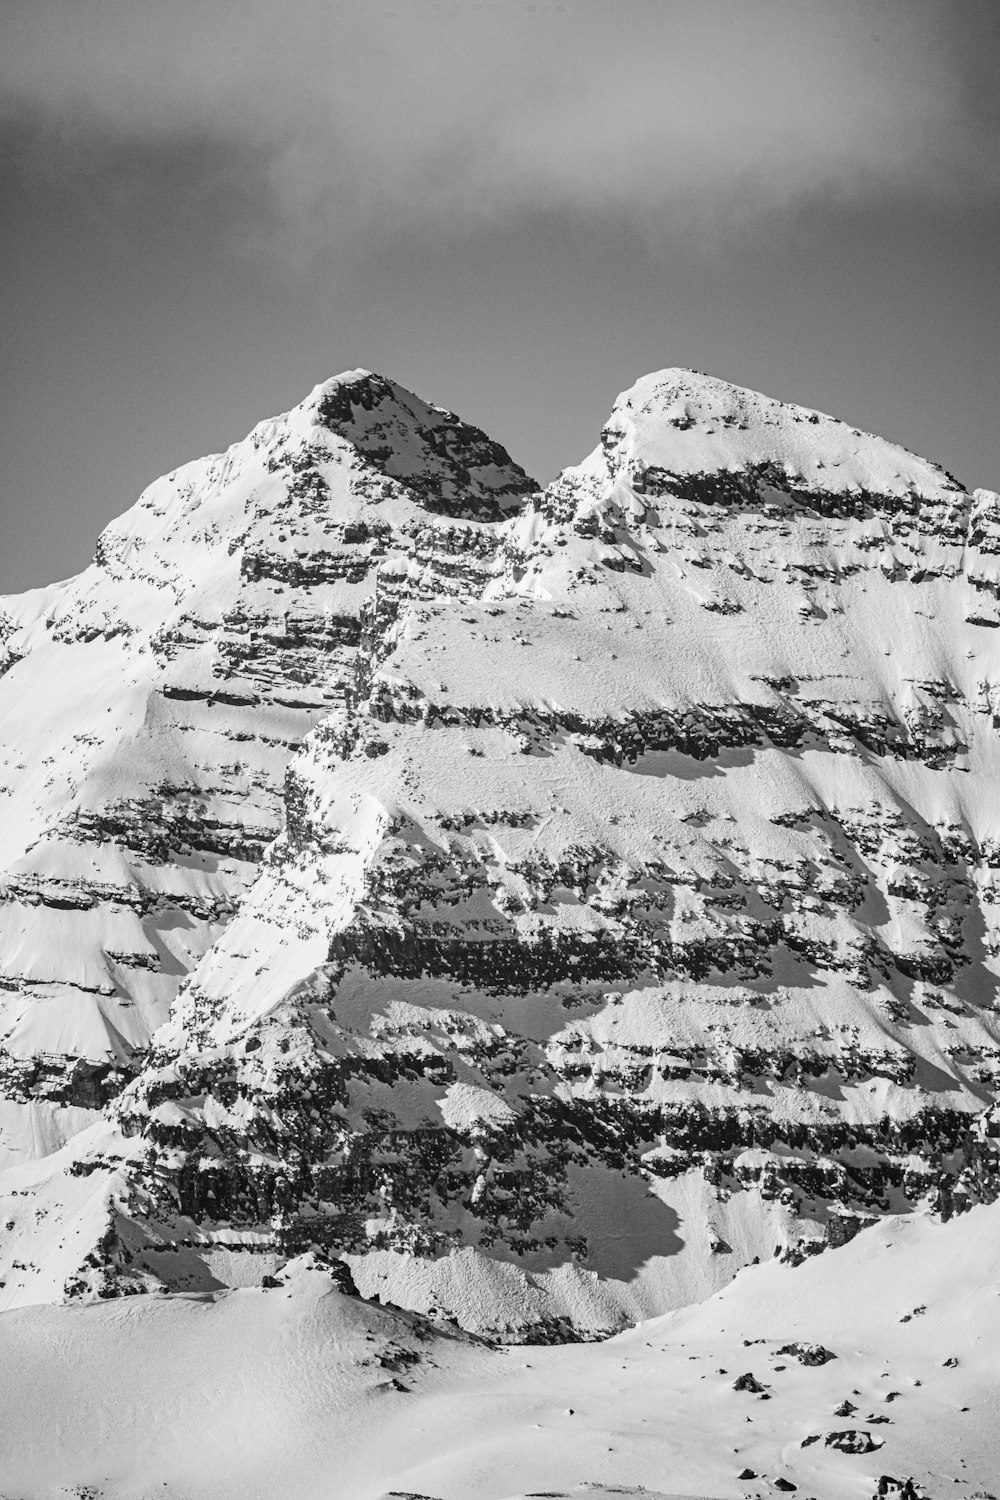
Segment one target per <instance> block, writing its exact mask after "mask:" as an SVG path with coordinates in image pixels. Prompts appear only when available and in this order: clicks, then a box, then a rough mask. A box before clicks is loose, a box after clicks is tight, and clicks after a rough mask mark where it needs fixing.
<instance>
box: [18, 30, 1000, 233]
mask: <svg viewBox="0 0 1000 1500" xmlns="http://www.w3.org/2000/svg"><path fill="white" fill-rule="evenodd" d="M958 11H959V12H961V15H962V24H958V23H957V22H956V23H955V24H952V22H954V21H955V10H954V8H953V7H952V6H951V5H949V4H946V3H944V0H936V3H934V4H925V3H923V0H877V3H873V0H564V3H561V4H559V3H548V4H545V3H538V4H526V3H522V0H500V3H494V4H489V3H481V4H479V3H472V0H462V3H452V4H448V3H434V0H171V3H170V4H169V5H154V4H141V5H136V4H135V3H134V0H45V3H44V4H40V3H39V0H7V7H6V19H5V30H6V41H5V46H4V50H3V56H2V60H0V108H2V111H3V115H4V117H5V118H6V120H7V121H8V123H9V124H12V125H13V126H15V127H16V128H18V129H19V130H20V131H21V133H22V138H24V136H25V133H27V136H28V137H29V138H30V139H31V140H33V142H34V150H33V151H31V152H29V154H28V158H27V160H28V162H29V164H30V167H31V169H32V170H40V169H42V168H43V166H45V165H48V166H49V167H52V166H57V167H58V164H59V163H60V162H65V160H66V159H67V158H72V160H73V161H74V163H76V165H77V166H78V167H79V169H80V170H82V171H86V172H92V173H94V174H96V176H97V177H100V175H101V173H102V172H103V173H104V176H105V178H106V179H108V180H113V179H115V178H116V177H117V178H118V180H120V181H122V180H126V179H127V178H128V175H129V172H133V173H137V174H138V175H139V177H140V178H141V176H142V174H143V172H144V171H145V170H147V169H148V167H149V163H150V162H151V161H152V160H154V159H155V158H156V157H157V154H160V155H161V156H162V155H163V153H168V154H169V155H170V156H171V160H172V161H173V163H174V173H173V176H172V178H171V181H172V184H173V188H174V189H175V190H177V191H181V190H182V185H183V183H184V181H185V180H186V181H187V182H188V185H189V187H193V185H195V184H200V189H199V190H200V191H205V182H206V180H207V181H209V182H210V191H211V193H212V194H213V195H214V196H215V197H216V198H217V199H225V198H227V197H228V198H229V199H231V200H232V202H233V203H234V204H236V203H239V204H240V205H241V210H240V216H239V217H240V222H241V224H242V226H243V228H244V229H246V228H247V226H248V224H250V225H252V226H253V227H254V229H255V232H257V233H258V234H261V235H264V236H270V237H276V239H277V242H278V243H280V244H283V245H284V246H285V247H286V248H287V246H288V245H289V244H292V243H300V244H303V245H309V244H312V243H316V244H321V243H328V242H330V241H331V240H333V241H334V242H336V243H338V244H342V243H344V242H345V241H355V242H358V241H363V240H364V238H365V236H366V235H368V234H371V233H372V232H376V233H380V234H395V235H405V234H412V233H420V234H430V235H442V234H448V233H462V232H464V231H467V230H468V229H470V228H479V229H482V228H483V227H488V226H489V225H491V224H498V225H504V224H507V223H509V222H511V221H512V220H514V219H516V218H518V217H519V216H522V215H525V214H530V213H546V214H552V213H559V214H569V215H573V216H577V217H578V218H580V219H581V220H583V221H586V220H593V219H595V218H600V219H604V220H607V219H620V220H622V221H624V222H627V223H628V224H630V225H633V226H635V227H636V228H638V229H639V230H640V231H641V232H643V233H645V234H647V235H649V236H651V237H653V238H655V237H656V236H657V235H660V234H664V235H670V234H671V233H674V232H677V231H678V230H680V231H690V230H691V229H692V228H695V229H697V230H699V231H704V232H720V231H725V230H726V229H727V228H731V227H732V226H733V225H738V226H739V225H745V224H748V223H752V222H753V221H754V220H755V219H758V218H760V217H765V218H766V217H768V216H771V215H774V214H778V213H781V212H782V211H783V210H785V209H787V208H789V207H790V206H795V205H797V204H799V203H802V202H803V201H808V200H811V199H816V198H824V199H827V200H829V199H833V200H835V201H844V202H859V201H862V202H863V201H865V200H867V199H870V198H873V197H876V196H877V195H881V194H884V193H886V192H897V193H905V194H911V195H918V196H923V197H932V198H935V199H941V198H948V197H949V196H951V197H954V196H956V195H957V196H961V195H963V194H965V195H967V194H970V193H982V192H985V191H990V192H992V191H995V190H996V187H997V166H996V161H995V157H994V153H992V152H991V151H990V150H989V149H988V147H989V136H990V132H989V131H988V130H987V128H986V126H987V124H988V123H989V122H986V121H984V120H983V119H981V118H979V116H978V115H977V108H978V106H977V104H976V101H975V99H974V98H973V97H972V95H971V92H970V89H969V85H968V67H969V66H970V63H969V59H970V58H972V59H973V60H974V59H975V55H976V52H977V41H978V40H979V38H978V36H977V26H976V24H975V23H976V18H977V17H979V16H982V17H986V16H987V11H986V10H985V9H983V10H982V11H980V9H979V7H978V5H977V4H976V0H962V5H960V6H958ZM984 24H986V25H987V26H988V21H986V22H984ZM178 163H179V164H180V167H179V168H178V165H177V164H178Z"/></svg>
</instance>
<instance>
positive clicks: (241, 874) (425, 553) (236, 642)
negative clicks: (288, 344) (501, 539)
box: [0, 371, 534, 1162]
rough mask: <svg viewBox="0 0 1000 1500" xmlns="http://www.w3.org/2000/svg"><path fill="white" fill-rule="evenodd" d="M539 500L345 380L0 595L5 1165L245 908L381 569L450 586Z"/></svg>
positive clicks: (87, 1084) (419, 420) (84, 1112)
mask: <svg viewBox="0 0 1000 1500" xmlns="http://www.w3.org/2000/svg"><path fill="white" fill-rule="evenodd" d="M533 489H534V485H533V482H532V481H531V480H529V479H528V478H527V476H526V475H525V474H524V473H523V471H522V470H520V469H519V468H518V467H517V466H516V465H515V464H513V463H512V462H511V460H510V458H509V457H508V455H507V454H506V453H505V452H504V451H503V449H502V448H499V447H498V446H497V445H496V444H495V443H491V442H490V441H489V440H488V439H487V438H486V437H485V436H484V435H483V433H481V432H479V431H478V429H476V428H474V427H470V426H468V425H467V424H465V423H463V422H460V421H459V420H458V418H457V417H455V416H454V415H453V414H452V413H450V412H446V411H442V410H440V409H439V408H437V407H432V406H428V405H427V403H426V402H423V401H420V400H419V399H418V398H417V397H415V396H412V395H410V394H409V393H408V392H406V391H403V390H402V389H401V388H400V387H398V386H395V385H393V384H392V383H391V382H389V381H385V380H381V379H380V378H379V377H377V376H373V375H370V374H368V373H367V372H366V371H352V372H350V373H348V374H346V375H343V376H341V377H340V378H339V379H337V380H332V381H328V382H327V383H326V384H324V385H321V386H318V387H317V388H316V389H315V390H314V391H313V393H312V395H311V396H310V397H309V398H308V399H307V400H306V401H304V402H303V403H302V405H301V406H299V407H296V409H295V410H294V411H292V412H290V413H289V414H288V415H287V416H283V417H278V418H276V419H275V420H273V421H270V422H264V423H262V424H261V425H260V426H259V427H257V428H256V429H255V430H254V432H252V433H251V434H250V436H249V437H248V438H247V439H246V441H245V442H242V443H239V444H237V445H236V446H235V447H233V448H231V449H230V450H229V452H228V453H226V454H223V455H220V456H217V457H213V458H208V459H203V460H201V461H200V462H197V463H192V464H187V465H186V466H185V467H184V468H181V469H178V470H177V471H176V472H175V473H173V474H169V475H167V476H166V477H165V478H164V479H161V480H159V481H158V482H157V483H155V484H153V485H152V486H151V487H150V488H149V489H148V490H147V491H146V492H145V494H144V495H143V496H142V498H141V499H140V501H139V502H138V504H137V505H136V506H135V507H134V509H133V510H131V511H129V512H128V513H127V514H126V515H125V516H123V517H122V518H121V519H120V520H119V521H117V522H115V523H113V524H112V525H111V526H109V527H108V529H107V530H106V531H105V532H104V534H103V535H102V536H101V538H100V541H99V542H98V546H97V556H96V558H95V560H94V563H93V565H92V566H91V567H90V568H88V569H87V570H86V572H85V573H83V574H81V575H80V577H78V578H74V579H71V580H70V581H69V582H67V583H62V584H57V585H56V586H55V587H54V588H51V589H43V590H38V591H35V592H33V593H31V594H27V595H25V596H23V597H21V598H16V599H4V600H0V796H2V797H3V799H4V801H3V804H2V805H3V807H4V818H3V823H2V827H0V840H2V844H0V850H2V852H0V870H2V876H0V880H2V885H0V900H2V903H3V904H2V906H0V1096H2V1097H0V1161H6V1162H10V1161H17V1160H20V1159H23V1158H24V1157H25V1156H33V1155H37V1154H45V1153H46V1152H48V1151H51V1150H52V1149H54V1148H55V1147H57V1146H59V1145H61V1144H62V1143H63V1142H64V1141H65V1140H66V1139H67V1137H68V1136H69V1135H71V1134H73V1133H74V1132H75V1131H77V1130H79V1129H80V1128H81V1127H82V1126H83V1125H85V1124H87V1123H88V1122H89V1121H91V1120H93V1119H95V1118H97V1114H96V1111H98V1110H99V1108H100V1106H101V1105H102V1104H103V1103H105V1102H106V1101H107V1100H108V1099H109V1098H110V1097H112V1096H113V1095H114V1094H115V1093H116V1092H117V1091H118V1090H119V1089H120V1088H121V1086H122V1084H123V1083H124V1082H125V1081H126V1079H127V1078H128V1077H129V1076H130V1075H131V1071H132V1070H133V1059H134V1058H135V1057H136V1054H137V1050H138V1051H141V1049H143V1048H144V1047H145V1046H146V1044H147V1043H148V1041H149V1038H150V1036H151V1035H152V1033H153V1031H155V1029H156V1028H157V1027H158V1026H159V1025H160V1024H161V1023H162V1022H163V1021H164V1019H165V1018H166V1016H167V1012H168V1010H169V1007H170V1003H171V1001H172V999H173V997H174V995H175V994H176V992H177V988H178V985H179V984H180V982H181V980H182V979H183V978H184V977H185V975H186V974H187V973H188V972H189V971H190V970H191V968H192V967H193V966H194V965H195V964H196V963H197V962H198V961H199V959H200V958H201V957H202V955H203V954H204V953H205V952H206V951H207V949H209V948H210V947H211V945H212V943H213V942H214V941H215V940H216V939H217V937H218V936H219V934H220V933H221V932H222V930H223V929H224V927H225V925H226V923H227V922H228V921H229V919H230V918H231V916H232V915H233V913H234V912H235V911H236V910H237V908H238V907H239V904H240V902H241V901H242V900H243V898H244V896H245V895H246V893H247V891H248V890H249V888H250V886H251V885H252V883H253V880H254V878H255V876H256V872H257V868H258V865H259V863H260V859H261V856H262V854H263V852H264V850H265V849H266V848H267V847H268V846H269V845H270V844H271V843H272V842H273V840H274V839H275V838H276V837H277V835H278V834H279V833H280V831H281V827H282V820H283V811H282V807H283V803H282V788H283V777H284V772H285V767H286V765H287V763H288V760H289V757H290V755H291V754H292V752H293V750H294V749H295V748H296V747H297V746H298V745H299V743H300V742H301V741H302V739H303V736H304V735H305V734H306V732H307V731H308V730H309V729H311V728H312V727H313V726H314V725H315V724H317V723H318V722H320V721H321V720H322V719H323V718H324V717H325V715H327V714H328V713H329V712H330V710H331V709H332V708H333V707H334V706H335V705H336V704H338V703H339V702H341V701H342V700H343V696H344V691H345V685H346V684H347V683H348V681H350V680H351V679H352V676H353V672H354V662H355V657H356V653H357V649H358V644H359V640H360V637H361V629H362V627H361V617H362V611H363V609H364V606H365V601H366V600H367V599H368V598H369V596H370V595H371V593H372V591H373V588H374V581H373V580H374V577H375V569H376V568H377V567H380V568H381V569H382V571H383V575H384V578H385V584H384V586H385V587H389V580H390V578H392V579H395V581H396V584H397V586H399V587H402V586H404V585H405V586H406V587H409V588H411V589H412V590H413V591H414V592H415V593H420V592H421V591H422V590H425V589H430V590H432V591H433V592H435V593H439V592H440V593H447V592H448V591H449V590H450V589H452V588H454V587H456V586H457V584H456V580H457V579H458V578H459V577H460V576H462V575H463V574H464V573H466V572H472V573H474V572H475V570H476V568H477V566H478V565H479V559H480V558H481V557H482V556H485V555H487V554H488V553H489V550H490V547H491V545H492V543H491V535H492V532H493V531H494V530H495V529H496V524H497V522H498V521H499V520H500V518H502V517H503V516H504V515H505V514H506V513H508V512H509V511H510V510H511V509H512V508H516V507H517V505H518V504H519V503H520V500H521V497H522V496H523V494H524V493H525V492H527V491H530V490H533ZM432 579H433V580H434V581H433V582H431V580H432Z"/></svg>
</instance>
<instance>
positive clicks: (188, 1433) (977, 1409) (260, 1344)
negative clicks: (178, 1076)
mask: <svg viewBox="0 0 1000 1500" xmlns="http://www.w3.org/2000/svg"><path fill="white" fill-rule="evenodd" d="M998 1243H1000V1211H998V1208H997V1207H996V1206H991V1207H983V1208H976V1209H973V1210H972V1211H971V1212H970V1213H968V1214H967V1215H963V1216H962V1217H961V1218H960V1219H955V1220H953V1221H952V1222H950V1223H949V1224H946V1225H941V1224H939V1223H934V1222H931V1221H929V1220H927V1219H925V1218H918V1217H910V1218H906V1219H898V1218H896V1219H889V1220H886V1221H885V1222H884V1223H883V1224H881V1225H879V1226H877V1227H875V1228H873V1229H869V1230H866V1231H863V1232H862V1233H861V1234H860V1235H859V1236H857V1237H856V1238H855V1239H854V1240H853V1241H852V1243H851V1244H850V1245H848V1246H846V1247H845V1248H844V1249H842V1250H839V1251H836V1252H834V1253H831V1254H828V1255H823V1256H820V1257H818V1258H815V1259H812V1260H809V1261H807V1262H806V1263H805V1264H804V1265H801V1266H798V1267H790V1266H782V1265H779V1264H776V1263H773V1262H772V1263H771V1264H768V1265H764V1266H758V1267H752V1268H750V1269H748V1270H745V1271H743V1272H741V1273H740V1275H739V1276H738V1277H737V1278H736V1280H735V1281H734V1282H733V1283H732V1284H731V1285H730V1286H728V1287H727V1288H726V1289H725V1290H724V1291H722V1292H720V1293H718V1294H717V1295H716V1296H714V1297H713V1298H711V1299H710V1300H709V1301H707V1302H705V1303H704V1304H703V1305H701V1306H699V1307H694V1308H688V1309H685V1310H684V1311H681V1312H676V1313H671V1314H668V1315H666V1316H665V1317H662V1318H657V1319H654V1320H652V1321H650V1322H647V1323H643V1324H641V1325H640V1326H638V1327H637V1328H635V1329H633V1330H630V1331H629V1332H627V1333H623V1334H620V1335H619V1336H618V1337H616V1338H613V1339H611V1340H610V1341H608V1342H606V1343H603V1344H599V1345H568V1346H561V1347H558V1348H525V1347H520V1348H507V1349H490V1348H487V1347H485V1346H483V1345H481V1344H477V1343H475V1342H472V1341H471V1340H469V1339H467V1338H463V1337H462V1336H461V1335H459V1334H457V1333H456V1332H455V1331H450V1332H449V1331H447V1330H442V1329H440V1328H437V1329H436V1328H434V1327H433V1326H432V1325H430V1324H428V1323H426V1322H425V1321H424V1320H422V1319H418V1318H414V1317H413V1316H412V1315H406V1314H401V1313H399V1312H394V1311H391V1310H388V1309H384V1308H380V1307H377V1306H373V1305H371V1304H368V1303H362V1302H359V1301H357V1300H356V1299H351V1298H346V1297H343V1296H341V1295H340V1293H339V1292H337V1291H335V1290H331V1289H330V1284H329V1281H328V1280H327V1278H326V1277H325V1276H324V1275H323V1274H322V1273H321V1272H319V1271H317V1270H315V1269H312V1268H310V1265H309V1263H308V1261H306V1262H301V1263H298V1264H293V1265H291V1266H289V1268H288V1269H287V1271H286V1272H285V1273H284V1275H283V1276H282V1277H277V1278H274V1280H275V1282H276V1283H277V1284H276V1285H274V1286H273V1287H271V1288H270V1289H264V1290H260V1289H245V1290H239V1291H230V1292H223V1293H218V1294H216V1295H201V1296H194V1295H187V1296H184V1295H176V1294H175V1295H173V1296H154V1297H131V1298H125V1299H123V1300H121V1301H116V1302H111V1303H103V1304H97V1305H90V1306H70V1307H30V1308H23V1309H20V1310H17V1311H12V1312H6V1313H4V1314H2V1315H0V1351H2V1352H0V1449H2V1455H3V1456H2V1457H0V1492H2V1493H4V1494H9V1495H11V1496H13V1495H17V1496H18V1497H21V1500H42V1497H45V1500H48V1497H51V1496H55V1495H77V1496H80V1495H86V1496H88V1497H90V1500H112V1497H114V1500H126V1497H128V1500H134V1497H137V1496H140V1495H141V1496H152V1495H162V1496H164V1497H165V1500H173V1497H177V1500H181V1497H183V1500H230V1497H231V1500H272V1497H273V1500H284V1497H286V1496H292V1495H294V1496H295V1497H296V1500H311V1497H316V1500H319V1497H323V1500H376V1497H379V1500H382V1497H387V1496H389V1495H397V1496H399V1495H419V1496H424V1497H436V1500H505V1497H511V1500H513V1497H514V1496H518V1497H520V1496H524V1495H528V1494H535V1495H537V1494H539V1493H543V1494H549V1495H555V1496H567V1497H570V1496H572V1497H580V1500H583V1497H589V1500H594V1497H595V1496H596V1497H600V1500H604V1497H605V1496H606V1495H612V1494H615V1495H620V1494H622V1493H626V1494H631V1493H632V1492H633V1491H637V1492H639V1493H641V1494H643V1495H645V1496H647V1497H648V1496H650V1495H652V1496H654V1497H655V1496H661V1495H663V1496H682V1495H690V1496H704V1497H710V1496H714V1497H720V1500H722V1497H724V1500H730V1497H732V1500H735V1497H742V1496H750V1497H752V1496H770V1495H772V1494H774V1493H775V1492H776V1491H775V1488H774V1481H775V1480H776V1479H781V1480H783V1481H784V1482H785V1483H786V1484H794V1485H796V1486H797V1487H798V1490H797V1492H798V1493H799V1494H801V1495H804V1496H813V1497H815V1500H855V1497H866V1500H867V1497H868V1496H870V1495H872V1494H874V1492H875V1488H876V1484H877V1482H878V1480H879V1478H880V1477H881V1476H882V1475H889V1476H892V1477H893V1478H894V1479H897V1480H899V1481H900V1482H902V1481H903V1480H906V1479H910V1478H912V1479H913V1480H914V1481H915V1482H916V1483H917V1485H918V1487H919V1489H918V1492H919V1493H920V1494H922V1495H929V1496H931V1497H941V1496H942V1495H945V1494H947V1495H960V1496H961V1495H965V1496H971V1495H974V1494H976V1493H977V1491H978V1492H979V1493H982V1492H984V1491H987V1492H989V1491H995V1489H996V1476H997V1474H998V1473H1000V1428H998V1424H997V1415H996V1390H997V1383H998V1377H1000V1369H998V1358H1000V1356H998V1352H997V1351H998V1349H1000V1297H998V1290H1000V1252H998V1249H997V1246H998ZM817 1346H818V1347H817ZM831 1356H832V1357H831ZM817 1359H818V1360H821V1361H823V1362H822V1363H817V1362H815V1361H816V1360H817ZM745 1375H750V1376H751V1377H752V1379H753V1382H754V1383H755V1384H756V1385H757V1386H758V1387H759V1389H758V1390H756V1391H755V1390H754V1389H753V1388H751V1389H742V1390H739V1389H734V1386H735V1385H736V1383H737V1382H738V1381H739V1380H740V1377H742V1376H745ZM845 1403H847V1404H848V1406H849V1407H850V1408H852V1410H851V1411H850V1412H849V1413H848V1414H847V1415H845V1414H843V1413H844V1404H845ZM831 1439H833V1441H830V1440H831ZM845 1443H846V1445H847V1446H846V1447H845ZM852 1445H853V1446H854V1447H855V1448H857V1449H860V1450H862V1451H850V1450H851V1446H852ZM864 1450H867V1451H864ZM747 1471H750V1473H751V1474H752V1475H753V1476H754V1477H752V1478H740V1476H741V1475H743V1474H744V1473H746V1472H747ZM889 1493H890V1494H892V1493H897V1494H898V1490H895V1491H893V1490H890V1491H889Z"/></svg>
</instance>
